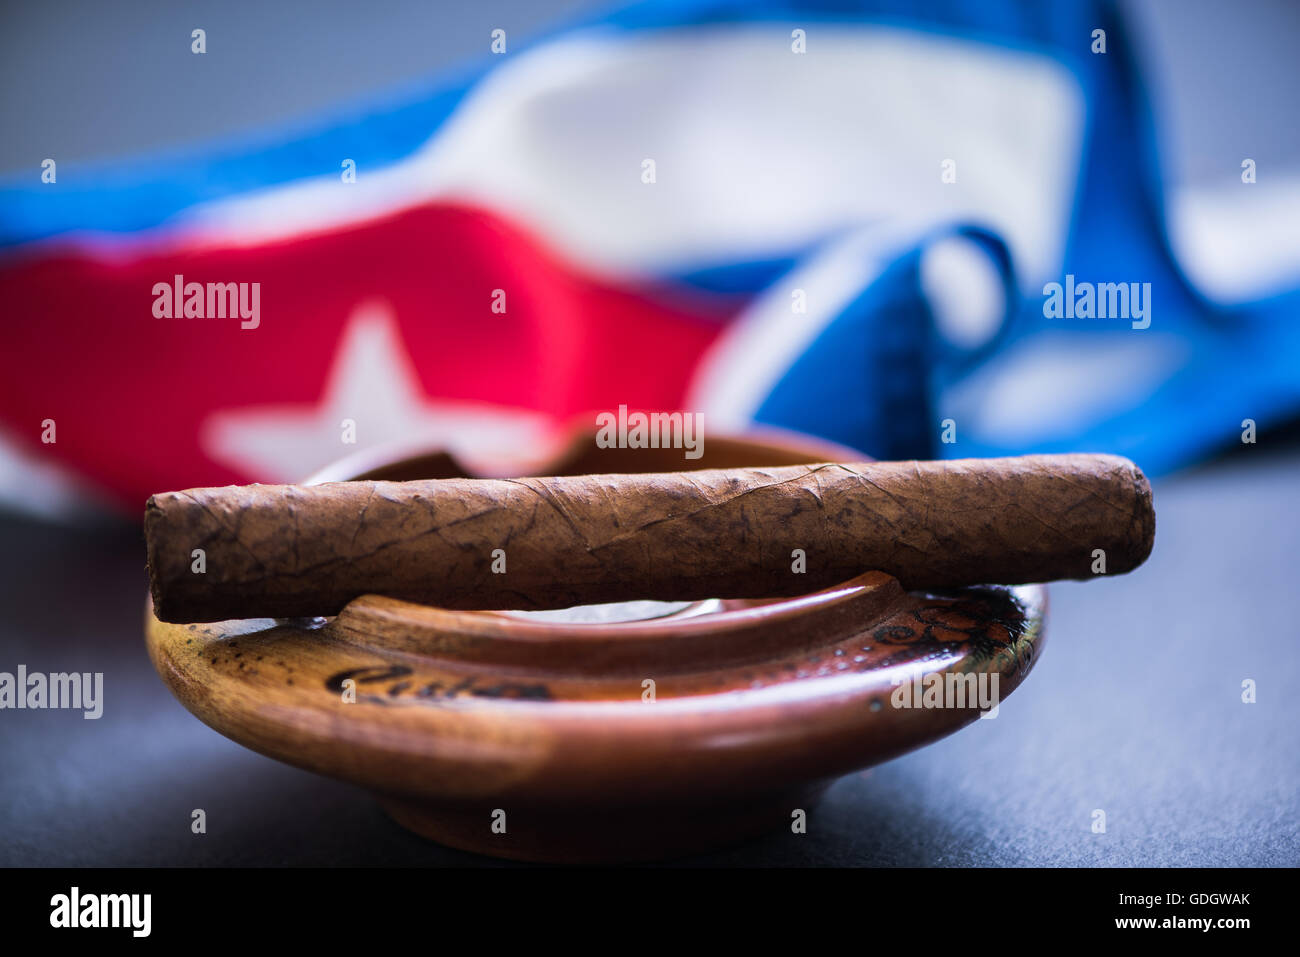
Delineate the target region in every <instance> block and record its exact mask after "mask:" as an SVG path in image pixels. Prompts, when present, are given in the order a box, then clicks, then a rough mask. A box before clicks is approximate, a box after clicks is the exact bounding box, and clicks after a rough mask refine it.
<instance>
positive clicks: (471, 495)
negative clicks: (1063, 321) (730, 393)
mask: <svg viewBox="0 0 1300 957" xmlns="http://www.w3.org/2000/svg"><path fill="white" fill-rule="evenodd" d="M1154 537H1155V513H1154V511H1153V508H1152V502H1151V487H1150V484H1149V483H1148V482H1147V480H1146V477H1145V476H1144V475H1143V474H1142V472H1141V471H1140V470H1139V469H1138V468H1137V467H1136V466H1135V465H1134V464H1133V463H1132V462H1130V461H1128V460H1127V459H1124V458H1120V457H1118V456H1111V455H1036V456H1022V457H1017V458H1008V459H966V460H950V461H932V462H871V463H857V464H853V463H850V464H840V463H823V464H815V465H807V466H785V467H779V468H750V469H727V470H704V471H697V472H668V473H661V474H633V475H584V476H565V477H557V478H522V479H438V480H429V481H415V482H374V481H361V482H339V483H331V484H325V485H318V486H294V485H248V486H227V487H223V488H207V489H190V490H188V491H183V492H167V493H163V494H159V495H155V496H153V497H152V498H151V499H150V500H149V502H148V504H147V506H146V510H145V539H146V545H147V549H148V563H149V573H150V586H151V591H152V594H153V601H154V613H155V614H156V615H157V616H158V617H159V618H160V619H161V620H163V621H173V622H200V621H222V620H226V619H231V618H251V617H308V616H317V615H333V614H337V613H338V612H339V611H340V610H342V608H343V606H344V605H346V604H347V603H348V602H349V601H351V600H352V599H354V598H357V597H359V596H361V595H364V594H379V595H386V596H389V597H393V598H401V599H406V600H409V601H416V602H422V603H425V604H431V605H437V606H440V607H444V608H453V609H548V608H565V607H569V606H572V605H580V604H594V603H599V602H612V601H627V600H636V599H659V600H664V601H688V600H700V599H706V598H780V597H789V596H795V595H801V594H807V593H809V592H813V591H817V590H819V589H822V588H828V587H832V586H834V585H836V584H839V583H841V582H843V581H846V580H848V579H850V578H853V577H855V576H856V575H858V574H861V573H862V572H865V571H869V570H880V571H884V572H888V573H889V574H891V575H894V576H895V577H896V578H898V579H899V581H900V582H901V583H902V585H903V586H904V587H905V588H907V589H909V590H927V591H942V590H948V589H952V588H957V587H962V586H968V585H977V584H994V583H995V584H1006V585H1013V584H1024V583H1029V582H1043V581H1052V580H1055V579H1061V578H1074V579H1086V578H1092V577H1096V574H1097V573H1095V572H1094V571H1093V568H1094V566H1095V563H1096V559H1095V554H1096V550H1097V549H1101V550H1102V551H1103V552H1105V572H1104V574H1107V575H1115V574H1123V573H1125V572H1128V571H1131V570H1132V569H1133V568H1135V567H1137V566H1138V565H1140V564H1141V563H1142V562H1143V561H1145V559H1146V557H1147V555H1148V554H1149V553H1150V551H1151V547H1152V543H1153V541H1154ZM198 548H201V549H203V550H204V553H205V565H206V571H205V572H204V573H202V574H199V573H195V572H194V571H192V568H191V566H192V561H193V558H192V554H193V550H194V549H198ZM498 549H500V550H502V551H503V552H504V558H505V565H506V570H505V572H504V573H497V572H494V571H493V564H494V561H496V560H497V559H498V558H499V556H500V555H501V553H500V552H497V551H496V550H498ZM794 549H802V550H803V551H804V553H805V556H806V572H805V573H802V574H796V573H795V572H794V571H793V568H792V562H793V558H792V552H793V550H794ZM498 566H499V563H498Z"/></svg>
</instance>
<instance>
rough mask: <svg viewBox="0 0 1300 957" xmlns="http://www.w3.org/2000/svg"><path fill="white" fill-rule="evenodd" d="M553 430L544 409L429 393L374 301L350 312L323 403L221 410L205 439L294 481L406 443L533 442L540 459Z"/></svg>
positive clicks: (506, 451)
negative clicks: (348, 424)
mask: <svg viewBox="0 0 1300 957" xmlns="http://www.w3.org/2000/svg"><path fill="white" fill-rule="evenodd" d="M345 420H351V421H352V422H355V423H356V427H355V438H356V442H355V444H350V443H346V442H345V441H344V436H345V434H346V431H345V424H344V423H345ZM553 434H554V424H553V423H552V422H551V420H550V419H548V418H547V417H546V416H544V415H541V414H539V413H536V412H531V411H528V410H525V409H517V408H510V407H505V406H495V405H490V404H488V403H482V402H458V401H455V400H446V399H441V400H435V399H430V398H429V397H428V396H426V395H425V394H424V390H423V388H422V387H421V385H420V380H419V378H418V376H416V374H415V368H414V367H413V365H412V363H411V359H410V356H409V354H408V353H407V350H406V348H405V346H404V345H403V343H402V337H401V333H400V330H399V328H398V325H397V319H396V316H395V315H394V314H393V310H392V308H391V307H390V306H389V305H388V304H387V303H384V302H377V301H372V302H367V303H364V304H362V305H360V306H358V307H357V308H356V309H355V310H354V311H353V313H352V315H351V316H350V317H349V319H348V322H347V325H346V327H345V328H344V332H343V336H342V337H341V340H340V345H339V351H338V354H337V356H336V357H335V360H334V366H333V368H332V369H331V370H330V374H329V379H328V382H327V384H326V387H325V394H324V396H323V398H322V399H321V401H320V402H319V403H317V404H315V405H307V406H303V405H297V404H295V405H271V406H257V407H252V408H246V409H235V410H223V411H221V412H217V413H214V414H213V415H211V416H209V417H208V419H207V421H206V422H205V423H204V427H203V431H202V433H201V441H202V444H203V447H204V449H205V450H206V451H207V453H208V454H209V455H211V456H212V457H213V458H214V459H217V460H219V461H222V462H225V463H226V464H228V465H231V466H234V467H235V468H238V469H240V470H241V471H243V472H245V473H247V474H248V475H250V476H252V477H254V478H256V479H258V480H261V481H270V482H296V481H301V480H302V479H304V478H306V477H307V476H308V475H310V474H312V473H314V472H316V471H317V470H318V469H320V468H322V467H324V466H326V465H328V464H330V463H331V462H334V461H335V460H337V459H339V458H342V457H343V456H345V455H350V454H351V453H353V452H357V451H359V450H361V449H366V448H373V447H375V446H381V445H397V444H399V443H400V444H401V445H403V446H415V445H419V446H422V447H424V448H425V449H426V450H429V451H432V450H435V449H442V450H445V451H448V452H450V453H452V454H453V455H456V456H457V457H458V458H461V459H462V460H463V461H466V462H473V463H483V462H492V463H506V462H519V461H523V459H522V456H521V453H523V452H525V451H527V450H531V452H532V454H531V455H530V456H529V460H535V459H536V458H537V452H538V450H539V449H543V448H547V447H548V446H549V445H550V444H551V443H552V442H553V441H554V438H553Z"/></svg>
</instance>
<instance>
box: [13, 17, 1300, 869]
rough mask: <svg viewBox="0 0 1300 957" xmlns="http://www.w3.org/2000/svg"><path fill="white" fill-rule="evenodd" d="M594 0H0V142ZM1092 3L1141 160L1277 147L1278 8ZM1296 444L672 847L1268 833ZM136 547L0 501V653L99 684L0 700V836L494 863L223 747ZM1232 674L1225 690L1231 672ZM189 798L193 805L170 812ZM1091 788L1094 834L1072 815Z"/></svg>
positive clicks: (293, 80) (176, 859)
mask: <svg viewBox="0 0 1300 957" xmlns="http://www.w3.org/2000/svg"><path fill="white" fill-rule="evenodd" d="M601 6H603V4H599V3H591V2H580V0H573V2H548V3H540V2H536V3H530V2H522V0H521V2H512V3H501V2H494V3H476V4H466V5H464V7H463V8H461V7H450V6H439V5H437V4H429V3H425V2H415V0H412V2H392V3H383V2H371V3H366V4H357V3H351V2H347V3H344V2H310V3H309V2H306V0H292V2H280V3H275V4H266V3H259V2H252V0H224V2H221V3H190V4H176V3H172V2H164V0H159V2H156V3H140V2H137V3H133V4H106V3H97V2H86V3H65V4H22V5H18V4H6V5H4V8H3V14H2V16H3V21H2V24H0V91H2V92H0V97H2V98H3V99H0V130H3V135H0V171H17V170H22V169H29V168H31V169H37V168H38V167H39V162H40V160H41V159H42V158H44V157H46V156H54V157H57V158H59V159H60V161H61V162H63V161H65V160H67V161H78V160H89V159H103V158H114V157H124V156H129V155H130V154H133V153H138V152H143V151H148V150H151V149H156V148H160V147H168V146H179V145H187V144H194V143H197V142H201V141H203V140H207V139H210V138H217V139H219V138H220V137H222V136H225V135H229V134H231V133H235V132H238V131H241V130H250V129H257V128H262V127H266V126H268V125H271V126H273V125H276V124H280V123H283V122H286V121H296V120H298V119H300V118H301V117H303V116H304V115H306V114H310V113H311V112H313V111H314V110H317V109H321V108H329V107H331V106H333V105H336V104H337V103H339V102H340V101H350V100H353V99H364V98H365V97H366V96H368V95H372V94H375V93H377V92H380V91H383V90H385V89H387V88H390V87H391V86H393V85H394V84H404V83H411V82H414V81H417V80H422V79H425V78H428V77H429V76H431V75H433V74H435V73H436V72H437V71H439V70H441V69H444V68H447V67H451V66H455V65H457V64H462V63H468V62H471V61H473V60H474V59H475V58H477V57H479V56H480V55H481V53H482V51H483V50H484V48H485V46H486V42H487V39H486V38H487V36H488V33H489V32H490V30H491V29H493V28H495V27H498V26H501V27H504V28H505V29H507V30H508V31H509V32H510V36H511V41H512V42H517V41H518V40H519V39H522V38H523V37H524V36H526V34H527V33H528V32H530V31H533V30H536V29H539V28H541V27H542V26H543V25H545V24H547V23H549V22H551V21H552V20H553V19H555V18H556V17H561V16H565V15H568V14H571V13H573V12H576V11H580V10H590V9H598V8H599V7H601ZM1124 9H1125V10H1126V11H1128V13H1129V14H1130V15H1131V16H1132V17H1133V19H1134V23H1135V24H1136V26H1137V28H1138V31H1139V35H1140V38H1141V39H1142V42H1143V49H1144V51H1145V54H1144V62H1145V65H1146V66H1147V72H1148V77H1149V79H1150V82H1151V85H1152V88H1153V92H1154V94H1155V96H1156V106H1157V116H1158V117H1159V118H1160V120H1161V124H1162V125H1161V129H1162V133H1163V136H1164V140H1165V147H1166V148H1165V150H1164V154H1163V158H1164V162H1165V164H1166V167H1167V170H1166V172H1167V174H1168V176H1169V178H1170V180H1171V181H1173V182H1193V183H1199V182H1205V183H1212V182H1219V181H1222V180H1223V178H1224V177H1225V175H1231V176H1233V177H1235V176H1236V175H1237V172H1236V171H1237V167H1238V163H1239V162H1240V157H1241V156H1242V155H1245V153H1244V152H1243V150H1242V149H1241V147H1240V144H1241V143H1242V142H1249V143H1251V144H1252V148H1251V150H1250V151H1248V152H1250V153H1251V154H1253V155H1260V156H1274V157H1277V158H1278V161H1279V162H1281V161H1283V160H1292V161H1293V160H1294V159H1295V158H1296V157H1298V156H1300V127H1298V126H1297V125H1296V123H1295V117H1296V116H1298V115H1300V108H1298V107H1300V102H1298V99H1297V93H1298V88H1300V84H1297V83H1296V82H1295V80H1296V68H1295V66H1294V42H1295V38H1296V37H1297V36H1298V35H1300V6H1298V5H1296V4H1290V3H1284V2H1275V3H1268V2H1259V3H1251V4H1219V3H1214V2H1209V0H1196V2H1180V3H1158V2H1154V0H1142V2H1137V3H1128V4H1125V5H1124ZM194 26H203V27H204V28H205V29H206V30H207V31H208V40H209V49H210V51H211V52H210V53H209V54H208V55H207V56H206V57H204V58H192V57H191V56H190V54H189V52H188V44H189V41H188V36H189V31H190V29H192V28H193V27H194ZM200 59H201V62H198V61H199V60H200ZM181 63H183V64H184V65H185V69H184V70H183V71H182V70H179V69H178V65H179V64H181ZM178 76H183V77H184V79H183V80H178ZM124 104H129V105H128V106H124ZM1293 168H1294V167H1293ZM1225 169H1226V170H1227V171H1228V172H1227V174H1225V172H1224V170H1225ZM1298 467H1300V443H1298V442H1297V441H1296V437H1295V433H1294V431H1293V432H1292V433H1291V434H1290V435H1289V436H1286V437H1281V436H1279V435H1278V434H1276V433H1269V432H1267V431H1266V432H1264V433H1263V434H1261V436H1260V444H1259V445H1257V446H1253V447H1243V448H1242V449H1239V450H1237V451H1236V452H1235V453H1234V454H1232V455H1231V456H1230V457H1228V458H1226V459H1224V460H1221V461H1218V462H1216V463H1213V464H1211V465H1207V466H1205V467H1202V468H1200V469H1196V470H1193V471H1190V472H1187V473H1184V474H1182V475H1180V476H1176V477H1174V478H1171V479H1169V480H1166V481H1162V482H1159V483H1157V486H1156V506H1157V512H1158V517H1159V518H1158V526H1159V528H1158V535H1157V544H1156V549H1155V552H1154V554H1153V556H1152V559H1151V561H1150V563H1149V564H1148V565H1147V566H1145V567H1144V568H1142V569H1141V570H1139V571H1138V572H1136V573H1135V574H1133V575H1130V576H1127V577H1124V578H1119V579H1114V580H1107V581H1098V582H1090V583H1087V584H1063V585H1057V586H1053V588H1052V589H1051V596H1052V608H1051V612H1050V618H1049V623H1048V636H1049V637H1048V644H1047V646H1046V650H1045V654H1044V655H1043V656H1042V658H1041V660H1040V661H1039V663H1038V665H1037V668H1036V670H1035V672H1034V674H1033V675H1032V676H1031V678H1030V680H1029V681H1028V682H1027V683H1026V684H1025V685H1024V686H1023V687H1022V688H1021V689H1019V690H1018V691H1017V692H1016V693H1015V694H1014V695H1013V696H1012V697H1011V698H1010V699H1009V700H1008V701H1006V702H1005V703H1004V705H1003V708H1002V712H1001V715H1000V717H999V718H998V719H996V720H994V721H982V722H978V723H976V724H975V725H973V726H971V727H969V728H967V729H966V730H964V731H962V732H960V733H958V734H957V735H955V736H953V737H950V738H948V739H946V740H944V741H942V742H939V743H937V744H935V745H933V746H931V747H928V748H925V749H923V750H921V751H918V752H915V753H913V754H911V755H907V756H905V757H903V758H900V759H898V760H895V761H893V762H890V763H889V764H886V765H884V766H882V767H879V768H876V769H873V770H871V771H868V772H866V773H864V774H861V775H856V776H853V777H851V778H847V779H845V780H843V781H841V782H840V783H839V784H837V785H836V786H835V787H834V788H833V789H832V790H831V791H830V793H829V795H828V796H827V799H826V801H825V802H824V803H823V805H822V806H821V807H820V809H818V810H816V811H815V812H814V813H813V814H812V815H811V818H810V828H809V833H808V834H807V835H803V836H794V835H790V834H776V835H773V836H770V837H768V838H765V839H762V840H759V841H755V842H753V843H750V844H747V845H744V846H742V847H739V848H736V849H732V850H728V851H725V852H720V853H716V854H711V855H708V856H706V857H703V858H699V859H697V860H696V861H695V862H696V863H702V864H755V863H783V864H852V865H873V864H876V865H982V864H983V865H1055V864H1085V865H1088V864H1117V865H1152V864H1168V865H1240V864H1265V865H1296V864H1298V863H1300V824H1298V823H1297V821H1298V819H1300V796H1298V794H1297V788H1298V786H1300V747H1298V745H1300V731H1298V729H1300V699H1298V698H1297V696H1296V693H1295V691H1296V689H1297V688H1300V650H1297V642H1298V641H1300V625H1297V620H1296V615H1295V611H1294V606H1295V595H1296V592H1297V587H1296V586H1297V582H1296V578H1297V574H1296V570H1297V567H1298V566H1297V561H1296V554H1297V550H1298V549H1300V517H1298V516H1300V510H1298V509H1297V506H1298V505H1300V501H1298V498H1300V493H1298V492H1297V489H1298V488H1300V482H1297V471H1298ZM143 560H144V559H143V547H142V542H141V540H140V533H139V529H138V527H137V526H135V525H133V524H129V523H126V522H121V521H113V520H109V519H103V520H100V521H98V522H93V523H90V524H86V523H84V522H83V523H81V524H68V523H66V522H65V523H57V522H54V523H52V522H47V521H44V520H39V519H36V518H32V517H24V516H20V515H18V514H16V513H0V670H13V668H14V667H16V665H17V663H19V662H21V663H24V664H26V665H27V666H28V668H29V669H31V670H33V671H45V672H51V671H64V670H75V671H85V670H91V671H103V672H104V673H105V696H106V710H105V716H104V717H103V718H102V719H101V720H99V721H85V720H83V719H82V718H81V715H80V713H75V712H57V711H44V712H31V711H21V712H19V711H8V712H3V713H0V765H2V768H0V864H6V865H13V864H66V865H91V864H97V865H138V864H180V865H184V864H340V863H360V864H404V863H426V864H448V863H449V864H462V865H474V864H494V863H496V862H492V861H488V860H486V859H483V858H478V857H474V856H471V855H467V854H462V853H459V852H455V851H449V850H446V849H443V848H440V847H438V846H436V845H433V844H430V843H428V842H425V841H422V840H420V839H417V838H415V837H412V836H410V835H408V834H407V833H406V832H404V831H402V830H401V829H400V828H399V827H397V826H396V825H394V824H392V823H391V822H389V821H388V820H387V818H385V817H384V815H383V814H382V813H381V812H380V811H379V809H378V807H377V806H376V805H375V804H374V802H373V801H372V800H371V799H370V798H369V796H367V795H366V794H365V793H364V792H362V791H360V790H359V789H356V788H353V787H350V786H348V785H344V784H339V783H337V782H333V781H329V780H326V779H323V778H319V777H316V776H314V775H312V774H308V773H306V772H302V771H298V770H296V769H293V768H290V767H287V766H284V765H281V764H278V763H277V762H275V761H272V760H270V759H267V758H263V757H261V756H259V755H257V754H254V753H253V752H250V751H248V750H246V749H244V748H242V747H240V746H238V745H236V744H234V743H233V742H230V741H228V740H226V739H225V738H223V737H221V736H220V735H218V734H217V733H216V732H213V731H211V730H210V729H208V728H207V727H205V726H204V725H202V724H201V723H200V722H199V721H198V720H197V719H196V718H194V717H192V716H191V715H190V714H189V713H188V712H187V711H185V709H184V708H182V707H181V705H180V704H178V703H177V702H176V701H175V700H174V699H173V698H172V697H171V695H170V694H169V693H168V692H167V691H166V689H165V688H164V687H163V685H162V683H161V682H160V681H159V679H158V677H157V676H156V675H155V674H154V672H153V669H152V667H151V666H150V664H149V661H148V659H147V657H146V655H145V651H144V644H143V638H142V623H143V613H144V595H145V579H144V572H143ZM1246 678H1252V679H1254V680H1255V681H1256V682H1257V683H1258V688H1259V692H1258V693H1259V700H1258V703H1256V704H1253V705H1247V704H1243V703H1242V702H1241V698H1240V696H1241V682H1242V680H1243V679H1246ZM196 807H201V808H204V809H205V810H206V812H207V817H208V833H207V834H206V835H202V836H197V835H193V834H191V832H190V829H189V823H190V811H191V809H193V808H196ZM1094 809H1102V810H1104V811H1105V812H1106V815H1107V823H1108V830H1107V833H1105V834H1093V833H1092V832H1091V828H1090V825H1091V821H1092V818H1091V814H1092V811H1093V810H1094Z"/></svg>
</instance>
